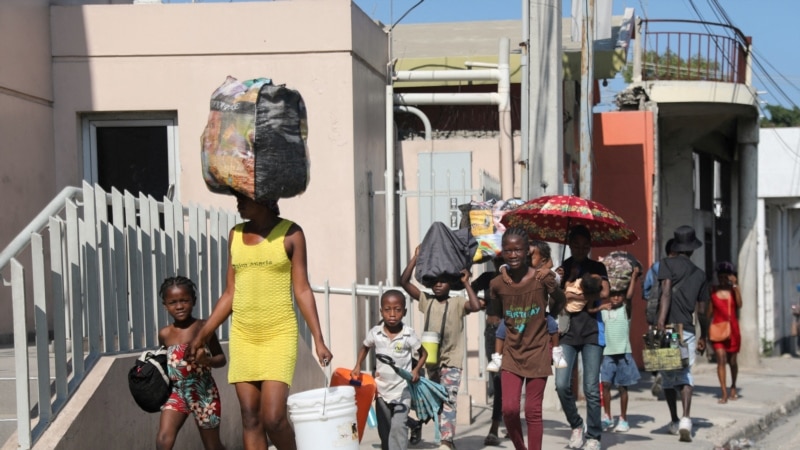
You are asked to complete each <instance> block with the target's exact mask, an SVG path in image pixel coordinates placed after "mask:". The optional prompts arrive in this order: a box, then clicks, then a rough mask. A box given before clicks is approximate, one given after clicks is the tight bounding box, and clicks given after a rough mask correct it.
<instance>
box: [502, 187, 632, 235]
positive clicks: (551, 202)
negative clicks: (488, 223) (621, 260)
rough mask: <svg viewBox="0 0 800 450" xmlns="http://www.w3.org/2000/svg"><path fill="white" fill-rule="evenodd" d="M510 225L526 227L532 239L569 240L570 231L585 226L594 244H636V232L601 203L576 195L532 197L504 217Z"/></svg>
mask: <svg viewBox="0 0 800 450" xmlns="http://www.w3.org/2000/svg"><path fill="white" fill-rule="evenodd" d="M501 223H503V225H505V226H506V227H516V228H522V229H525V230H527V231H528V235H529V236H530V238H531V239H534V240H540V241H546V242H557V243H560V244H566V243H567V235H568V233H569V230H570V229H571V228H572V227H574V226H576V225H583V226H585V227H586V228H587V229H588V230H589V233H590V234H591V239H592V242H591V244H592V247H616V246H619V245H626V244H632V243H634V242H636V240H637V239H639V237H638V236H636V233H635V232H634V231H633V230H632V229H631V228H630V227H629V226H628V224H627V223H625V220H624V219H623V218H622V217H620V216H618V215H617V214H616V213H615V212H614V211H611V210H610V209H608V208H607V207H606V206H604V205H602V204H601V203H598V202H595V201H593V200H587V199H585V198H581V197H576V196H574V195H546V196H543V197H539V198H535V199H533V200H529V201H527V202H525V203H524V204H522V205H521V206H519V207H518V208H516V209H514V210H513V211H509V212H508V213H506V214H505V215H504V216H503V219H502V220H501Z"/></svg>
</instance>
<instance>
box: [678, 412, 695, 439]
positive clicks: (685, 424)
mask: <svg viewBox="0 0 800 450" xmlns="http://www.w3.org/2000/svg"><path fill="white" fill-rule="evenodd" d="M678 433H679V434H680V435H681V437H680V438H679V439H678V440H679V441H681V442H692V419H691V418H689V417H681V421H680V425H679V426H678Z"/></svg>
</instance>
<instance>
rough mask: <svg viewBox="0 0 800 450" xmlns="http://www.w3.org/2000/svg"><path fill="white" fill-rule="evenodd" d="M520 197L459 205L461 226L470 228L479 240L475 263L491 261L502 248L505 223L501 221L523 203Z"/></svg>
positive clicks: (471, 232) (474, 258)
mask: <svg viewBox="0 0 800 450" xmlns="http://www.w3.org/2000/svg"><path fill="white" fill-rule="evenodd" d="M522 203H523V202H522V200H520V199H510V200H507V201H503V200H487V201H475V200H473V201H471V202H469V203H466V204H463V205H459V206H458V209H460V210H461V225H460V228H469V230H470V234H472V236H473V237H474V238H475V240H476V241H477V242H478V250H477V251H476V252H475V255H474V257H473V261H472V262H474V263H482V262H486V261H490V260H492V259H493V258H495V257H496V256H497V255H499V254H500V251H501V250H502V241H503V233H504V232H505V231H506V227H505V225H503V224H502V223H500V220H501V219H502V218H503V216H504V215H505V214H506V213H507V212H509V211H512V210H514V209H516V208H517V207H519V205H521V204H522Z"/></svg>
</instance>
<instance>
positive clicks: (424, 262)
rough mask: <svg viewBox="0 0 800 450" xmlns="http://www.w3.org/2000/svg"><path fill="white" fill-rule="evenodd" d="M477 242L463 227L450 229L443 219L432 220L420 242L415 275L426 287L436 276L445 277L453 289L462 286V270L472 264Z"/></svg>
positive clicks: (429, 285) (431, 283)
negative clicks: (440, 220)
mask: <svg viewBox="0 0 800 450" xmlns="http://www.w3.org/2000/svg"><path fill="white" fill-rule="evenodd" d="M477 246H478V244H477V243H476V242H475V238H474V237H472V235H471V234H470V233H469V230H468V229H466V228H464V229H461V230H455V231H453V230H451V229H450V228H448V227H447V225H445V224H443V223H442V222H434V223H432V224H431V227H430V228H429V229H428V232H427V233H425V237H424V238H423V239H422V242H421V243H420V245H419V255H418V256H417V267H416V271H415V276H416V278H417V281H419V282H420V283H422V285H423V286H425V287H431V286H433V285H434V283H435V282H436V280H437V279H446V280H447V281H448V282H450V287H451V288H453V289H462V288H463V287H464V286H463V285H462V283H461V271H462V270H464V269H469V268H470V266H472V258H473V256H474V255H475V250H476V249H477Z"/></svg>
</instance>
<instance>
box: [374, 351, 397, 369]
mask: <svg viewBox="0 0 800 450" xmlns="http://www.w3.org/2000/svg"><path fill="white" fill-rule="evenodd" d="M375 359H377V360H378V361H380V362H382V363H384V364H388V365H390V366H392V368H393V369H397V367H395V365H394V364H395V363H394V358H392V357H391V356H389V355H384V354H378V355H375Z"/></svg>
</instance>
